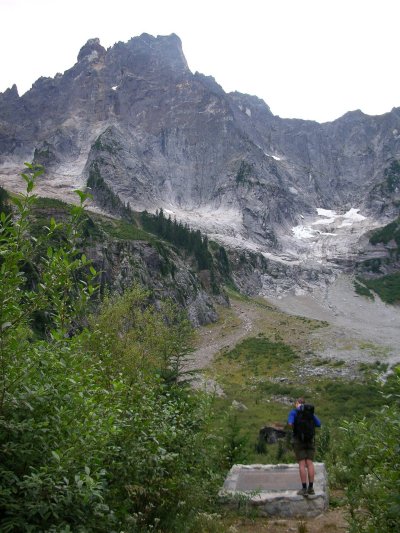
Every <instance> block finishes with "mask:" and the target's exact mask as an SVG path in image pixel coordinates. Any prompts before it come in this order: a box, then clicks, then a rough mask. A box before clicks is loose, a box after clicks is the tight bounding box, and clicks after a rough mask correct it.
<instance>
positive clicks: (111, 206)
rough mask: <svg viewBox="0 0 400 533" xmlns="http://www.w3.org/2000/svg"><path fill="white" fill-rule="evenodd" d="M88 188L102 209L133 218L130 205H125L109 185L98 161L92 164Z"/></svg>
mask: <svg viewBox="0 0 400 533" xmlns="http://www.w3.org/2000/svg"><path fill="white" fill-rule="evenodd" d="M87 186H88V187H89V189H91V192H92V193H93V195H94V196H95V197H96V200H97V201H98V203H99V204H100V206H101V207H103V208H104V209H106V210H107V211H111V212H113V213H118V214H119V215H123V216H125V217H127V218H131V216H132V213H131V210H130V207H129V204H127V205H125V204H124V202H122V200H121V199H120V197H119V196H118V195H117V194H115V193H114V191H112V190H111V188H110V187H109V186H108V185H107V183H106V182H105V181H104V178H103V177H102V175H101V172H100V169H99V165H98V162H97V161H96V160H95V161H92V163H91V164H90V168H89V177H88V180H87Z"/></svg>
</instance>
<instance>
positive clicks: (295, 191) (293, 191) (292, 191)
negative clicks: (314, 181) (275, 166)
mask: <svg viewBox="0 0 400 533" xmlns="http://www.w3.org/2000/svg"><path fill="white" fill-rule="evenodd" d="M289 192H291V193H292V194H299V191H298V190H297V189H295V188H294V187H289Z"/></svg>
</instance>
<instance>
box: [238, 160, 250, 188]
mask: <svg viewBox="0 0 400 533" xmlns="http://www.w3.org/2000/svg"><path fill="white" fill-rule="evenodd" d="M253 173H254V167H253V165H252V164H251V163H247V161H243V160H242V161H241V162H240V166H239V170H238V171H237V174H236V183H245V182H246V181H247V178H248V177H249V176H251V174H253Z"/></svg>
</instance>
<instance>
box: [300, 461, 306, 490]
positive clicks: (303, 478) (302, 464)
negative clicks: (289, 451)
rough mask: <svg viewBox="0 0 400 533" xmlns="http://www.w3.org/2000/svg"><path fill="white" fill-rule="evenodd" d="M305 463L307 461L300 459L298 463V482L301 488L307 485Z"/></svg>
mask: <svg viewBox="0 0 400 533" xmlns="http://www.w3.org/2000/svg"><path fill="white" fill-rule="evenodd" d="M306 462H307V459H302V460H300V461H299V474H300V481H301V484H302V485H303V487H304V485H305V484H307V471H306Z"/></svg>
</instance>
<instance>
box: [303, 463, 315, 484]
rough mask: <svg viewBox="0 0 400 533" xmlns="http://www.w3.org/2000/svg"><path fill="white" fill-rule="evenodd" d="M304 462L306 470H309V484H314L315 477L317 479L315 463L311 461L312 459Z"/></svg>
mask: <svg viewBox="0 0 400 533" xmlns="http://www.w3.org/2000/svg"><path fill="white" fill-rule="evenodd" d="M304 462H305V468H307V473H308V482H309V483H314V477H315V468H314V463H313V462H312V461H311V459H306V460H305V461H304Z"/></svg>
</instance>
